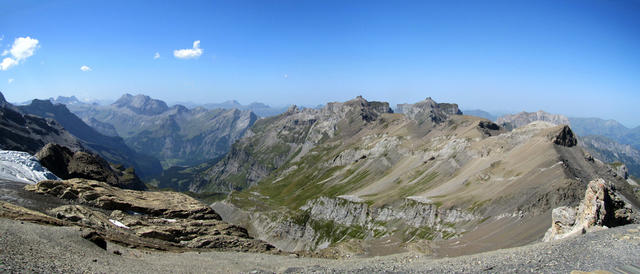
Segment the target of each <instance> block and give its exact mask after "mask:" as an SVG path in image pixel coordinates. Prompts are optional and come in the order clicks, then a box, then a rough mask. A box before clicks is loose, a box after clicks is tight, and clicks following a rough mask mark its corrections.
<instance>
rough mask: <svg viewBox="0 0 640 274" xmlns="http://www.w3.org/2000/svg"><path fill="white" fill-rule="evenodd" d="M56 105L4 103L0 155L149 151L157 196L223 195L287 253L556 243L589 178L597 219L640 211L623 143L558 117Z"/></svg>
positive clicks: (372, 107) (232, 210) (339, 108)
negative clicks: (603, 202)
mask: <svg viewBox="0 0 640 274" xmlns="http://www.w3.org/2000/svg"><path fill="white" fill-rule="evenodd" d="M67 101H68V102H67V103H68V104H69V108H71V111H70V110H69V109H67V108H66V107H65V106H64V105H61V104H53V103H51V102H50V101H45V100H34V101H32V103H31V104H29V105H25V106H20V107H15V106H12V105H11V104H8V103H6V102H4V100H2V101H0V105H2V110H3V113H2V114H3V115H2V124H0V125H2V126H3V128H1V129H2V130H4V131H3V132H11V133H13V132H19V133H21V135H20V136H18V137H15V136H14V137H12V135H10V134H8V135H5V134H3V138H5V139H6V140H5V141H4V142H3V145H5V146H6V147H11V144H12V140H13V141H20V144H21V145H22V147H17V146H15V145H14V146H13V148H14V149H16V150H23V151H24V149H29V146H33V147H34V148H38V147H41V143H42V141H43V140H47V141H52V142H55V141H59V142H63V143H64V144H62V145H64V146H70V147H71V148H72V150H91V151H96V152H98V153H102V154H104V155H106V156H111V157H113V156H114V155H115V154H116V153H124V152H130V153H134V154H133V155H136V154H140V155H142V154H143V153H146V152H148V153H149V154H151V155H150V156H149V157H157V158H159V159H161V160H162V163H163V165H164V167H165V169H164V171H163V172H162V174H161V175H160V176H153V177H154V178H155V181H154V182H155V184H157V185H156V186H157V187H158V188H172V189H175V190H179V191H189V192H191V193H192V194H191V195H194V196H196V197H201V198H203V199H209V198H207V197H210V196H215V197H217V199H220V198H221V196H222V197H224V198H223V199H224V200H221V201H217V202H214V203H213V204H212V205H211V207H212V208H213V209H214V210H215V212H217V214H219V215H220V216H221V217H222V218H223V219H224V220H225V221H228V222H231V223H233V224H235V225H238V226H240V227H246V228H247V229H248V231H249V232H250V233H251V234H252V235H254V236H255V237H256V238H258V239H260V240H264V241H266V242H269V243H271V244H273V245H274V246H275V247H277V248H278V249H281V250H284V251H292V252H302V253H303V254H307V252H312V253H309V254H316V253H313V252H321V251H320V250H324V251H322V252H325V253H323V254H326V252H329V253H330V252H339V253H340V252H356V253H359V254H369V255H374V254H378V255H384V254H389V253H397V252H402V251H410V250H422V251H421V252H424V249H425V248H428V249H429V252H434V253H438V254H450V252H454V253H456V254H460V252H462V253H464V254H467V253H475V252H480V251H486V250H491V249H498V248H505V247H513V246H520V245H524V244H528V243H531V242H535V241H537V240H539V239H542V238H543V236H544V237H545V239H547V238H548V239H555V238H559V237H565V235H564V234H565V231H564V230H563V229H561V228H557V226H552V229H549V225H550V224H552V219H550V217H552V216H554V217H553V218H555V219H553V224H557V223H562V222H565V221H566V220H560V219H558V216H556V215H557V214H556V215H553V214H552V212H556V210H555V209H557V208H572V207H576V206H578V205H579V204H580V205H581V206H580V207H577V208H578V209H577V210H578V211H580V210H585V209H584V206H582V203H584V199H582V198H583V197H587V196H588V197H590V196H589V194H588V193H587V195H586V196H585V189H587V192H588V191H589V189H594V188H596V189H597V188H598V187H605V186H604V183H600V184H598V182H601V181H602V182H606V187H607V188H608V189H609V190H602V191H608V192H607V193H612V194H611V195H613V196H611V197H614V198H609V199H614V200H615V201H618V200H620V201H624V202H620V203H618V202H614V203H613V204H614V205H608V206H607V208H609V209H607V210H609V211H610V214H613V213H614V212H615V214H614V215H615V216H614V217H611V218H609V219H607V220H606V222H607V224H612V225H618V224H625V223H628V222H632V216H635V215H633V214H635V213H634V212H635V210H636V209H637V208H638V206H639V204H640V203H639V202H638V198H639V197H638V195H640V189H638V187H637V186H636V185H633V184H632V182H633V181H632V180H626V179H627V178H626V175H625V174H624V172H625V169H624V168H622V166H621V165H619V164H616V163H610V162H613V160H620V159H622V160H624V161H627V162H629V161H631V160H630V159H634V157H637V156H638V154H637V153H636V151H635V150H634V149H633V147H632V146H630V145H620V144H618V143H616V142H615V141H612V140H610V139H603V138H597V137H589V136H585V137H581V136H578V135H577V134H575V133H574V132H573V130H572V129H571V127H570V126H569V125H567V124H568V118H566V117H564V116H561V115H552V114H548V113H544V112H537V113H520V114H516V115H511V116H508V117H501V118H500V119H499V120H500V121H501V123H494V122H492V121H489V120H487V119H484V118H481V117H475V116H470V115H463V113H462V111H460V110H459V108H458V105H457V104H451V103H438V102H435V101H434V100H433V99H431V98H426V99H425V100H423V101H420V102H417V103H413V104H399V105H398V106H397V107H396V111H395V112H394V111H393V110H392V109H391V108H390V106H389V104H388V103H386V102H375V101H367V100H366V99H364V98H363V97H356V98H354V99H352V100H349V101H346V102H331V103H327V104H326V105H324V106H323V107H321V108H298V107H296V106H291V107H289V108H288V109H287V110H286V111H285V112H283V113H281V114H279V115H276V116H271V117H266V118H262V119H258V117H257V115H255V114H253V113H252V112H251V111H241V110H238V109H231V110H226V109H214V110H209V109H205V108H203V107H196V108H192V109H189V108H186V107H184V106H181V105H176V106H171V107H170V106H168V105H167V104H166V103H165V102H163V101H161V100H157V99H153V98H151V97H148V96H144V95H136V96H134V95H129V94H125V95H123V96H122V97H121V98H120V99H119V100H117V101H116V102H114V103H113V104H111V105H108V106H101V105H98V104H86V103H75V102H74V101H77V100H75V99H73V98H70V99H68V100H67ZM72 112H73V113H72ZM29 113H31V114H29ZM80 117H82V119H81V118H80ZM27 120H29V121H31V122H25V121H27ZM56 121H58V122H56ZM85 121H88V123H85ZM28 123H31V124H28ZM32 124H33V125H32ZM44 125H47V126H48V127H44ZM92 127H95V128H92ZM101 132H104V133H107V134H102V133H101ZM120 136H122V137H120ZM25 140H27V141H26V142H25ZM28 140H33V144H32V142H30V141H28ZM74 142H75V144H77V145H76V147H73V145H74ZM15 143H17V142H15ZM25 144H26V145H25ZM115 147H118V149H116V148H115ZM612 148H613V149H612ZM2 149H7V148H5V147H2ZM107 152H109V153H107ZM72 154H73V155H74V156H73V157H76V156H75V154H77V153H72V152H71V151H69V152H67V153H66V154H65V155H67V158H69V157H71V156H69V155H72ZM80 154H81V153H80ZM80 154H79V155H80ZM106 156H103V157H105V158H106ZM78 157H80V156H78ZM612 159H613V160H612ZM116 160H117V158H116ZM121 160H135V157H133V156H131V157H127V158H126V159H123V158H121ZM601 160H602V161H601ZM110 161H111V160H110ZM53 162H56V161H53ZM69 163H70V164H71V162H69ZM47 165H48V166H51V167H54V165H52V164H51V161H49V162H47ZM627 165H628V166H629V168H630V169H635V168H636V166H634V165H632V164H627ZM102 166H105V167H106V166H107V165H105V164H103V165H102ZM118 170H120V171H121V172H122V174H120V175H122V176H128V175H127V174H132V173H129V172H128V171H126V170H125V169H124V168H121V169H118ZM59 173H60V172H59ZM125 173H126V174H125ZM112 177H113V176H112ZM601 179H602V180H601ZM594 191H595V190H594ZM594 195H595V194H594ZM63 196H65V195H63ZM620 197H622V198H620ZM585 199H586V198H585ZM611 206H613V208H610V207H611ZM622 207H624V208H628V209H629V210H630V211H624V209H623V208H622ZM562 210H565V211H566V212H569V213H570V212H575V211H576V210H574V211H571V210H570V209H562ZM565 211H563V212H565ZM609 211H608V212H609ZM623 211H624V212H623ZM554 214H555V213H554ZM567 214H568V213H567ZM563 216H564V215H563ZM612 216H613V215H612ZM566 222H567V226H569V221H566ZM573 226H574V225H571V227H573ZM554 227H555V228H554ZM572 229H573V228H572ZM550 233H551V234H550ZM545 235H546V236H545ZM549 235H550V236H549ZM460 242H464V243H467V244H465V246H464V248H462V247H460V245H459V243H460ZM431 243H437V245H432V244H431ZM354 250H355V251H354Z"/></svg>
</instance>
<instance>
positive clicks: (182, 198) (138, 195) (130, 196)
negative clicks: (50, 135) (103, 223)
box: [25, 178, 220, 220]
mask: <svg viewBox="0 0 640 274" xmlns="http://www.w3.org/2000/svg"><path fill="white" fill-rule="evenodd" d="M25 188H26V189H27V190H30V191H34V192H37V193H42V194H49V195H53V196H56V197H59V198H62V199H65V200H72V201H75V202H78V203H80V204H84V205H89V206H95V207H98V208H102V209H106V210H122V211H125V212H127V211H128V212H137V213H142V214H147V215H151V216H156V217H165V218H190V219H196V220H209V219H213V220H220V216H219V215H218V214H217V213H216V212H215V211H213V209H211V208H210V207H208V206H206V205H205V204H202V203H200V202H199V201H198V200H196V199H194V198H191V197H189V196H187V195H184V194H182V193H177V192H171V191H148V192H147V191H136V190H127V189H121V188H118V187H114V186H111V185H109V184H107V183H104V182H99V181H93V180H87V179H78V178H75V179H70V180H64V181H41V182H39V183H38V184H35V185H29V186H26V187H25Z"/></svg>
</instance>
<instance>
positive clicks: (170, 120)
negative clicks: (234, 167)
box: [71, 94, 258, 168]
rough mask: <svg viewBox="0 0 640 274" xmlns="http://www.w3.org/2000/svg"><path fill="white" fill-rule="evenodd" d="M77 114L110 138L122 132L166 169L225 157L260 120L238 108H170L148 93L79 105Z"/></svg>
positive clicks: (141, 150) (134, 144)
mask: <svg viewBox="0 0 640 274" xmlns="http://www.w3.org/2000/svg"><path fill="white" fill-rule="evenodd" d="M71 111H73V112H74V113H75V114H76V115H77V116H79V117H80V118H82V119H83V120H84V121H87V122H88V124H90V125H92V126H93V127H94V128H96V129H97V130H100V131H101V132H103V133H104V134H106V135H113V134H117V135H118V136H121V137H122V138H123V139H124V142H125V143H126V144H127V145H128V146H129V147H131V148H132V149H133V150H135V151H136V152H138V153H144V154H148V155H151V156H154V157H155V158H157V159H159V160H160V162H161V163H162V166H163V167H164V168H169V167H171V166H191V165H197V164H200V163H202V162H206V161H209V160H211V159H215V158H218V157H220V156H222V155H224V154H225V153H226V152H227V151H229V148H230V147H231V144H233V142H235V140H237V139H239V138H241V137H242V136H243V135H244V133H245V131H246V130H247V128H248V127H250V126H251V125H253V123H255V121H256V120H257V119H258V117H257V116H256V115H255V114H254V113H253V112H251V111H246V110H245V111H241V110H238V109H213V110H209V109H205V108H203V107H196V108H193V109H189V108H186V107H184V106H181V105H175V106H172V107H169V106H168V105H167V104H166V103H165V102H164V101H161V100H157V99H153V98H151V97H149V96H145V95H136V96H133V95H130V94H125V95H123V96H122V97H121V98H120V99H118V100H117V101H115V102H114V103H113V104H111V105H108V106H100V105H91V104H75V105H73V106H72V107H71Z"/></svg>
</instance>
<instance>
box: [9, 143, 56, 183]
mask: <svg viewBox="0 0 640 274" xmlns="http://www.w3.org/2000/svg"><path fill="white" fill-rule="evenodd" d="M0 179H4V180H10V181H18V182H24V183H28V184H36V183H38V182H40V181H42V180H60V178H58V177H57V176H56V175H54V174H53V173H51V172H50V171H49V170H47V169H46V168H45V167H43V166H42V165H40V162H38V159H37V158H36V157H34V156H31V154H29V153H26V152H22V151H11V150H0Z"/></svg>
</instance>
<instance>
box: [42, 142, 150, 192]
mask: <svg viewBox="0 0 640 274" xmlns="http://www.w3.org/2000/svg"><path fill="white" fill-rule="evenodd" d="M36 157H37V158H38V160H39V161H40V163H42V165H43V166H45V167H47V168H48V169H49V170H51V171H52V172H53V173H54V174H56V175H58V177H60V178H62V179H71V178H84V179H90V180H97V181H102V182H106V183H108V184H110V185H114V186H118V187H121V188H127V189H136V190H144V189H146V186H145V185H144V183H143V182H142V181H140V179H139V178H138V177H137V176H136V175H135V172H134V171H133V170H132V169H129V170H126V169H123V168H121V169H120V170H118V169H115V168H113V167H111V166H110V165H109V163H107V161H105V160H104V159H102V158H101V157H100V156H98V155H93V154H90V153H87V152H83V151H77V152H73V151H71V150H70V149H68V148H66V147H63V146H60V145H57V144H51V143H50V144H47V145H46V146H45V147H43V148H42V149H41V150H40V151H38V153H36Z"/></svg>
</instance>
